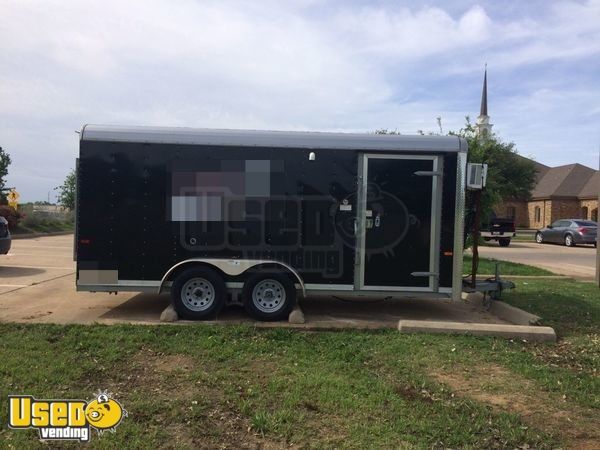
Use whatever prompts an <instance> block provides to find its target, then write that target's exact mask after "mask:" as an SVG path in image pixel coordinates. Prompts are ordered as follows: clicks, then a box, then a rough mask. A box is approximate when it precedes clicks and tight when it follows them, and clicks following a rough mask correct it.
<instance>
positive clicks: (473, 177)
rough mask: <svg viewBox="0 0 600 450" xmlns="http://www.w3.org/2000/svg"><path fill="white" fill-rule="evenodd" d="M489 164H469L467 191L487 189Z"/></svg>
mask: <svg viewBox="0 0 600 450" xmlns="http://www.w3.org/2000/svg"><path fill="white" fill-rule="evenodd" d="M487 170H488V165H487V164H479V163H469V164H467V189H471V190H473V191H480V190H481V189H483V188H484V187H485V183H486V181H487Z"/></svg>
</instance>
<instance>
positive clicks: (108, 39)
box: [0, 0, 600, 201]
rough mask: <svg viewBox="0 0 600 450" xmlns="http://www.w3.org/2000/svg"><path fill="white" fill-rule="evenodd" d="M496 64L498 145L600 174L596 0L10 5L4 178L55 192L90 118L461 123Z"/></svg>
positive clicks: (38, 195) (407, 129)
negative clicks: (507, 143) (509, 143)
mask: <svg viewBox="0 0 600 450" xmlns="http://www.w3.org/2000/svg"><path fill="white" fill-rule="evenodd" d="M486 62H487V63H488V71H489V73H488V84H489V114H490V116H491V120H492V123H493V124H494V131H496V132H497V133H498V135H499V136H500V137H501V138H502V139H504V140H507V141H513V142H515V143H516V145H517V148H518V150H519V152H520V153H521V154H523V155H525V156H532V157H534V158H535V159H537V160H538V161H540V162H542V163H545V164H548V165H560V164H568V163H572V162H579V163H582V164H586V165H589V166H591V167H594V168H597V167H598V150H599V147H600V83H599V81H600V80H599V77H600V0H589V1H583V0H581V1H576V0H565V1H551V0H528V1H502V2H499V1H480V2H473V1H467V0H449V1H440V2H436V1H428V2H420V1H399V0H396V1H391V0H370V1H358V0H339V1H336V0H331V1H325V0H323V1H320V0H287V1H283V0H248V1H241V0H238V1H236V0H231V1H229V0H215V1H210V0H206V1H205V0H170V1H168V0H162V1H159V0H143V1H141V0H140V1H137V0H127V1H122V0H100V1H81V0H78V1H75V0H56V1H55V0H44V1H30V0H0V146H2V147H3V148H4V149H5V150H6V151H7V152H8V153H9V154H10V155H11V157H12V160H13V163H12V165H11V166H10V168H9V172H10V173H9V176H8V185H9V186H15V187H16V188H17V190H18V191H19V192H20V193H21V200H22V201H31V200H43V199H46V198H47V196H48V192H49V191H50V190H52V188H53V187H55V186H57V185H58V184H60V183H61V182H62V180H63V179H64V176H65V175H66V173H67V172H68V171H69V169H70V168H72V167H73V166H74V159H75V157H76V155H77V151H78V140H77V135H76V134H75V133H74V130H77V129H80V128H81V126H82V125H83V124H85V123H102V124H131V125H165V126H193V127H219V128H251V129H281V130H335V131H364V132H369V131H373V130H375V129H377V128H388V129H395V130H398V131H400V132H401V133H403V134H415V133H416V132H417V130H423V131H425V132H427V131H437V130H438V128H437V124H436V117H441V118H442V126H443V129H444V132H446V131H448V130H456V129H458V128H460V127H461V126H462V125H463V123H464V117H465V116H466V115H470V116H471V117H472V118H473V119H474V118H475V117H476V116H477V114H478V112H479V102H480V96H481V83H482V77H483V67H484V64H485V63H486ZM50 195H51V198H54V193H53V192H51V194H50Z"/></svg>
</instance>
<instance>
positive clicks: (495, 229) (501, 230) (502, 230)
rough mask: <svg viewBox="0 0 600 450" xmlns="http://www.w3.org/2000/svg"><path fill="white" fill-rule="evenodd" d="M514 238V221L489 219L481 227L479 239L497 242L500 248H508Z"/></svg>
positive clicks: (497, 218)
mask: <svg viewBox="0 0 600 450" xmlns="http://www.w3.org/2000/svg"><path fill="white" fill-rule="evenodd" d="M514 236H515V220H514V219H509V218H503V217H493V216H492V217H490V219H489V220H488V223H484V224H482V225H481V237H482V238H483V239H484V240H485V241H486V242H488V241H498V244H499V245H500V247H508V246H509V245H510V240H511V239H512V238H513V237H514Z"/></svg>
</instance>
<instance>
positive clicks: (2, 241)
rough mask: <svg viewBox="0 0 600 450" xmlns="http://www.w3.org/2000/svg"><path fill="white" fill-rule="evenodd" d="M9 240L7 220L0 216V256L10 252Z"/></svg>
mask: <svg viewBox="0 0 600 450" xmlns="http://www.w3.org/2000/svg"><path fill="white" fill-rule="evenodd" d="M10 244H11V238H10V231H8V222H7V220H6V219H5V218H4V217H2V216H0V255H6V254H7V253H8V252H9V250H10Z"/></svg>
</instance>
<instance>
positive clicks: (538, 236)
mask: <svg viewBox="0 0 600 450" xmlns="http://www.w3.org/2000/svg"><path fill="white" fill-rule="evenodd" d="M535 240H536V241H538V243H541V242H542V235H541V234H540V233H538V234H536V235H535Z"/></svg>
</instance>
